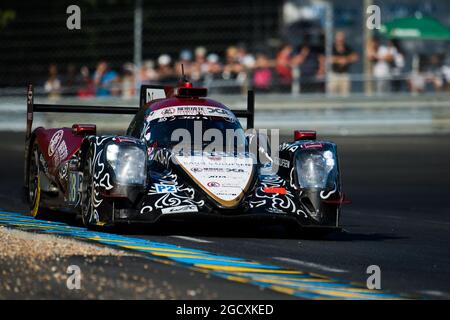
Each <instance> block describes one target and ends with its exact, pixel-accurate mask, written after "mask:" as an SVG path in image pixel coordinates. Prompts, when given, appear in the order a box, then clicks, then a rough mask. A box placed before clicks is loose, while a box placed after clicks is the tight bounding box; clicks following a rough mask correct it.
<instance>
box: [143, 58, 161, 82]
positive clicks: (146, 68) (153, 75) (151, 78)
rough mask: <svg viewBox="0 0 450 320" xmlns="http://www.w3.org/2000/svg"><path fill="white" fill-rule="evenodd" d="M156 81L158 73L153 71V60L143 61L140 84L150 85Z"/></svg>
mask: <svg viewBox="0 0 450 320" xmlns="http://www.w3.org/2000/svg"><path fill="white" fill-rule="evenodd" d="M157 80H158V72H157V71H156V69H155V62H154V61H153V60H147V61H144V64H143V65H142V68H141V74H140V81H141V83H142V84H150V83H152V82H156V81H157Z"/></svg>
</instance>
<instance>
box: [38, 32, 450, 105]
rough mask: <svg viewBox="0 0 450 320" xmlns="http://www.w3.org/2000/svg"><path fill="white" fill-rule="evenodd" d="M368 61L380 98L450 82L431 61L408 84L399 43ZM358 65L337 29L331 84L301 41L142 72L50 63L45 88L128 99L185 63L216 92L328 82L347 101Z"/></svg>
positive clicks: (191, 56) (184, 57)
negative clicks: (270, 50)
mask: <svg viewBox="0 0 450 320" xmlns="http://www.w3.org/2000/svg"><path fill="white" fill-rule="evenodd" d="M322 43H323V41H322ZM365 58H366V59H369V60H370V61H371V62H372V66H373V69H372V76H373V80H374V84H375V85H374V87H375V91H376V92H377V93H386V92H398V91H406V89H407V88H409V90H410V91H411V92H423V91H424V90H425V86H426V84H427V83H432V84H433V88H434V89H435V90H444V89H445V88H446V87H448V83H449V82H450V68H447V69H446V67H445V66H443V65H442V61H440V60H439V59H437V58H436V57H433V58H432V59H431V68H428V69H426V70H425V69H424V68H422V69H421V70H418V71H415V72H412V73H411V74H410V75H408V77H407V78H405V54H404V52H403V51H402V49H401V47H400V45H399V44H398V42H396V41H392V40H391V41H388V42H387V43H386V44H382V43H381V42H380V41H379V40H377V39H374V40H373V41H372V42H371V43H370V46H369V47H368V48H367V50H366V57H365ZM359 59H360V57H359V56H358V54H357V53H356V51H355V50H354V49H353V48H352V47H351V46H350V45H349V44H348V43H347V40H346V38H345V34H344V33H343V32H341V31H338V32H336V34H335V37H334V43H333V48H332V57H331V70H330V73H329V77H328V78H327V76H326V58H325V50H324V45H314V44H312V42H311V41H310V39H309V37H308V36H306V37H304V39H303V42H302V45H300V46H298V47H294V46H292V45H290V44H283V45H281V46H280V47H279V48H278V50H276V52H274V53H268V52H264V51H260V52H256V53H252V52H249V51H248V50H247V48H246V47H245V45H237V46H230V47H228V48H227V49H226V50H225V52H224V53H223V55H219V54H217V53H214V52H208V51H207V49H206V48H205V47H197V48H195V50H193V51H191V50H190V49H184V50H182V51H181V52H180V53H179V55H178V57H177V58H176V59H174V58H173V57H172V56H170V55H168V54H162V55H160V56H159V57H158V58H157V59H156V60H145V61H143V63H142V66H141V67H139V68H137V67H136V66H135V65H134V64H133V63H131V62H127V63H125V64H123V66H122V67H121V68H116V69H114V68H112V67H111V65H110V64H109V63H108V61H106V60H102V61H99V62H98V63H97V65H96V67H95V69H93V70H90V69H89V68H88V67H87V66H82V67H81V68H80V69H79V70H78V69H77V68H76V66H75V65H73V64H70V65H68V66H67V68H66V70H65V75H64V76H61V75H60V73H59V70H58V66H57V65H55V64H52V65H50V67H49V75H48V79H47V81H46V82H45V85H44V88H45V91H46V92H47V93H48V95H49V97H51V98H58V97H60V96H61V95H76V96H78V97H94V96H98V97H104V96H121V97H122V98H125V99H129V98H132V97H134V96H135V95H136V88H138V87H139V85H140V84H162V85H164V84H174V83H176V82H177V81H178V80H179V79H180V77H181V70H182V68H181V65H183V67H184V72H185V75H186V76H187V77H188V78H189V79H190V80H191V81H192V82H194V83H195V84H197V85H200V86H206V87H208V88H210V90H214V91H215V92H220V93H240V92H243V91H245V89H246V88H249V87H252V88H254V89H255V90H256V91H260V92H294V91H295V92H302V93H303V92H315V93H324V92H325V90H326V89H325V88H326V85H327V83H326V81H327V79H328V81H329V82H328V90H329V93H331V94H333V95H340V96H347V95H348V94H350V93H351V92H352V83H353V82H354V81H353V80H354V78H355V77H354V76H352V75H355V74H354V73H352V70H351V68H352V66H353V65H354V64H355V63H357V62H358V61H359ZM356 78H357V77H356ZM360 78H361V77H360ZM359 80H360V81H361V80H362V79H359Z"/></svg>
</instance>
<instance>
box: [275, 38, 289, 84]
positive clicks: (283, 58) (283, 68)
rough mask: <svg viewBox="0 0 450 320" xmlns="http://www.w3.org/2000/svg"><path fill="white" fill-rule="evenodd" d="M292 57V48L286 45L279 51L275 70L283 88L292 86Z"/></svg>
mask: <svg viewBox="0 0 450 320" xmlns="http://www.w3.org/2000/svg"><path fill="white" fill-rule="evenodd" d="M291 55H292V46H291V45H289V44H285V45H283V46H282V47H281V48H280V49H279V50H278V53H277V56H276V59H275V70H276V73H277V76H278V79H279V82H280V85H281V87H282V88H289V87H290V86H291V85H292V68H291Z"/></svg>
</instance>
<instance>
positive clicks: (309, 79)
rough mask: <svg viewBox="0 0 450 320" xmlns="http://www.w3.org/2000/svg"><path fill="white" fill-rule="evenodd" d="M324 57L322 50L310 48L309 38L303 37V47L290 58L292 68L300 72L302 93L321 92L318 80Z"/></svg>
mask: <svg viewBox="0 0 450 320" xmlns="http://www.w3.org/2000/svg"><path fill="white" fill-rule="evenodd" d="M324 56H325V55H324V53H323V49H322V48H319V47H314V46H312V45H311V42H310V36H309V35H305V37H304V40H303V45H302V46H301V47H300V49H299V50H298V53H297V54H296V55H295V56H294V57H293V58H292V64H293V67H296V68H299V70H300V85H301V91H302V92H317V91H320V90H321V86H320V83H319V82H318V80H320V79H321V77H322V75H323V70H324V67H323V63H324V61H325V58H324Z"/></svg>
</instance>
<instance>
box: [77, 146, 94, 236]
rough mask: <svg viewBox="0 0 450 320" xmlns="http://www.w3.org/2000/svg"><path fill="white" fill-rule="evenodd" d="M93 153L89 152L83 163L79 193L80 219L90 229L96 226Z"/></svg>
mask: <svg viewBox="0 0 450 320" xmlns="http://www.w3.org/2000/svg"><path fill="white" fill-rule="evenodd" d="M93 157H94V156H93V152H92V150H89V151H88V153H87V155H86V158H85V159H84V161H83V180H82V192H81V219H82V221H83V224H84V225H85V226H86V227H92V226H93V225H95V224H96V217H95V208H94V201H95V190H94V176H93V165H94V159H93Z"/></svg>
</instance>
